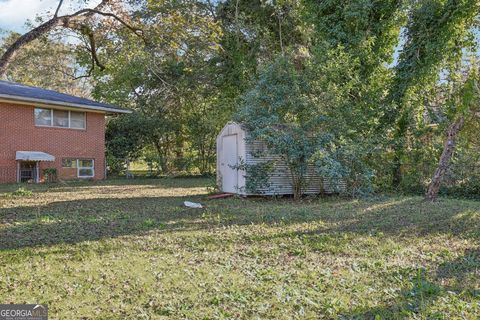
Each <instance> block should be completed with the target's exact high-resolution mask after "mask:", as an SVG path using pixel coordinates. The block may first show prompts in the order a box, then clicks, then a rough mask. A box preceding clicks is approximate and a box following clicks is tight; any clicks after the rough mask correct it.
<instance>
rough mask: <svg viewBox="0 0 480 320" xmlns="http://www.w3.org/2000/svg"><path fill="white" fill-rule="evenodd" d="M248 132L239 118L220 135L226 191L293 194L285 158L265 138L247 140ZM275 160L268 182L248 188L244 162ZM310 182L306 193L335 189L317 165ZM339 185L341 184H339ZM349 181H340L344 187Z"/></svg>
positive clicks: (220, 180) (220, 179) (220, 176)
mask: <svg viewBox="0 0 480 320" xmlns="http://www.w3.org/2000/svg"><path fill="white" fill-rule="evenodd" d="M247 137H248V132H246V131H245V130H244V129H243V128H242V126H241V125H240V124H238V123H235V122H229V123H227V124H226V125H225V127H223V129H222V130H221V131H220V133H219V134H218V136H217V186H218V188H219V190H220V191H222V192H229V193H236V194H240V195H290V194H293V190H292V185H291V181H292V180H291V175H290V172H289V170H288V168H287V166H286V164H285V162H284V161H283V160H282V159H281V158H280V157H279V156H276V155H272V154H270V153H269V152H268V149H267V146H266V144H265V143H264V142H262V141H247V140H246V138H247ZM267 162H272V163H273V170H272V171H271V172H270V174H269V177H268V186H266V187H264V188H261V189H257V190H256V191H255V192H252V191H248V190H247V179H248V177H246V172H245V170H244V169H243V168H241V167H242V166H241V164H246V165H247V166H248V165H256V164H259V163H267ZM307 182H308V185H307V187H306V188H305V190H304V194H319V193H322V192H325V193H332V192H333V188H332V186H331V184H330V183H328V181H327V180H325V179H322V178H321V177H320V176H319V175H318V174H316V173H315V170H314V167H313V166H311V167H309V168H308V174H307ZM338 187H339V186H337V188H338ZM344 188H345V183H343V182H342V183H340V189H344Z"/></svg>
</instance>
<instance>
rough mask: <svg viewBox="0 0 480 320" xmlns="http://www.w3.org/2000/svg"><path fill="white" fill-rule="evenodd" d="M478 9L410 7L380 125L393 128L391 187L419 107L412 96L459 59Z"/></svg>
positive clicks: (473, 0) (439, 0) (450, 4)
mask: <svg viewBox="0 0 480 320" xmlns="http://www.w3.org/2000/svg"><path fill="white" fill-rule="evenodd" d="M479 6H480V1H478V0H426V1H419V2H413V4H412V8H411V9H410V14H409V18H408V23H407V26H406V28H405V30H406V31H405V36H404V37H405V44H404V46H403V48H402V52H401V54H400V57H399V62H398V64H397V66H396V67H395V78H394V81H393V84H392V87H391V90H390V93H389V97H388V99H387V104H388V105H389V106H390V109H389V110H387V111H386V113H385V117H384V119H383V121H382V123H384V125H386V126H387V127H392V126H393V128H394V129H393V132H392V135H391V146H392V148H393V150H394V157H393V172H392V181H393V185H394V186H398V185H399V184H400V182H401V178H402V172H401V168H402V161H403V160H404V157H405V149H406V139H407V138H406V135H407V131H408V128H409V125H410V123H411V118H412V115H413V114H414V112H415V110H417V109H418V107H419V105H418V104H415V101H416V99H415V95H419V94H423V92H424V89H425V88H428V87H432V86H433V85H435V84H436V83H437V81H438V80H439V78H440V72H441V70H442V68H443V67H444V66H445V64H446V63H453V62H454V61H458V59H460V58H461V53H462V48H464V44H463V42H464V41H465V39H466V37H467V35H468V33H469V31H470V30H471V27H472V25H473V23H474V21H475V17H476V16H477V15H478V12H479V9H480V7H479ZM417 101H418V100H417ZM421 106H422V105H420V107H421Z"/></svg>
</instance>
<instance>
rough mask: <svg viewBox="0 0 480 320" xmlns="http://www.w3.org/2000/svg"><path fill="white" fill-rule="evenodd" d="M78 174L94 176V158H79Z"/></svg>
mask: <svg viewBox="0 0 480 320" xmlns="http://www.w3.org/2000/svg"><path fill="white" fill-rule="evenodd" d="M77 175H78V177H79V178H92V177H93V176H94V175H95V171H94V165H93V160H91V159H90V160H85V159H83V160H80V159H79V160H77Z"/></svg>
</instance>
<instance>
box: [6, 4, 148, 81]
mask: <svg viewBox="0 0 480 320" xmlns="http://www.w3.org/2000/svg"><path fill="white" fill-rule="evenodd" d="M113 1H115V0H102V1H101V2H100V3H99V4H98V5H97V6H96V7H95V8H93V9H88V8H87V9H82V10H78V11H77V12H75V13H73V14H69V15H64V16H58V12H59V10H60V8H61V5H62V3H63V0H60V2H59V5H58V7H57V10H56V12H55V15H54V16H53V17H52V18H51V19H50V20H48V21H46V22H44V23H42V24H41V25H39V26H38V27H36V28H34V29H32V30H30V31H28V32H27V33H25V34H23V35H22V36H20V37H19V38H18V39H17V40H16V41H15V42H14V43H13V44H12V45H11V46H10V47H9V48H8V49H7V50H6V51H5V52H4V53H3V55H2V56H1V57H0V78H2V77H5V74H6V72H7V68H8V66H9V64H10V62H11V61H12V60H13V59H14V58H15V55H16V53H17V52H18V51H19V50H20V49H21V48H22V47H24V46H26V45H27V44H29V43H30V42H32V41H34V40H36V39H38V38H40V37H42V36H44V35H46V34H48V33H49V32H51V31H52V30H54V29H55V28H57V27H63V28H69V29H74V30H80V31H82V28H85V21H86V20H88V19H89V18H92V17H93V16H95V15H101V16H104V17H110V18H113V19H115V20H116V21H117V22H119V23H120V24H121V25H123V26H124V27H126V28H127V29H129V30H130V31H132V32H133V33H134V34H135V35H137V36H139V37H141V38H142V39H144V37H143V31H142V30H141V29H139V28H135V27H133V26H131V25H130V24H128V23H127V22H126V21H124V20H123V19H122V18H120V17H119V16H117V15H116V14H114V13H111V12H104V11H102V9H103V8H105V7H106V5H107V4H110V3H111V2H113ZM92 32H93V31H92ZM88 37H89V42H90V46H92V39H93V44H94V38H93V37H91V36H88ZM144 40H145V39H144ZM90 49H91V48H90ZM90 53H91V54H92V58H93V59H94V61H95V64H97V66H98V67H100V68H102V67H101V66H102V64H101V63H100V62H99V60H98V57H97V56H96V51H95V50H90Z"/></svg>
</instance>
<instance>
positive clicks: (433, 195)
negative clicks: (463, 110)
mask: <svg viewBox="0 0 480 320" xmlns="http://www.w3.org/2000/svg"><path fill="white" fill-rule="evenodd" d="M464 123H465V118H464V117H463V116H461V117H459V118H458V119H457V120H455V122H453V123H452V124H451V125H450V126H449V127H448V130H447V139H446V140H445V143H444V145H443V152H442V155H441V156H440V160H439V162H438V167H437V169H436V170H435V173H434V175H433V177H432V182H430V185H429V186H428V191H427V194H426V195H425V199H426V200H430V201H435V200H436V199H437V195H438V191H439V190H440V184H441V183H442V180H443V177H444V176H445V173H446V172H447V170H448V168H449V166H450V160H451V159H452V156H453V153H454V152H455V146H456V143H457V136H458V134H459V133H460V131H461V130H462V128H463V125H464Z"/></svg>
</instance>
